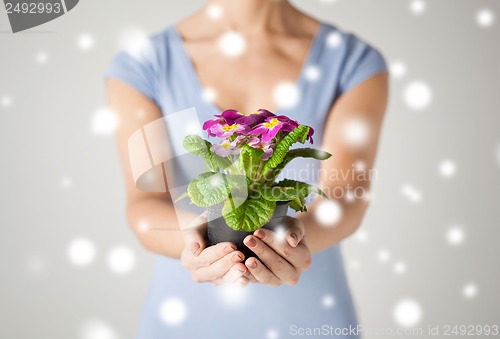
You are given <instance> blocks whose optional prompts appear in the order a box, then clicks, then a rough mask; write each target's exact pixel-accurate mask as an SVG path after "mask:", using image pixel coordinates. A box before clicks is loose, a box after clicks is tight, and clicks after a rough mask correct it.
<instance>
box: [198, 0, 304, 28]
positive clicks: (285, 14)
mask: <svg viewBox="0 0 500 339" xmlns="http://www.w3.org/2000/svg"><path fill="white" fill-rule="evenodd" d="M210 8H212V9H213V8H217V10H218V9H220V10H221V11H222V13H223V14H222V17H221V18H220V20H218V21H219V22H218V23H219V24H220V25H221V26H225V27H224V28H226V29H232V30H238V31H241V32H246V33H252V32H259V31H269V30H271V31H278V32H283V31H286V30H287V29H288V27H287V26H288V25H289V24H290V22H289V21H290V14H292V13H293V12H295V9H294V8H293V6H292V5H291V4H290V3H289V2H288V1H287V0H209V1H208V3H207V7H206V10H207V11H209V10H210Z"/></svg>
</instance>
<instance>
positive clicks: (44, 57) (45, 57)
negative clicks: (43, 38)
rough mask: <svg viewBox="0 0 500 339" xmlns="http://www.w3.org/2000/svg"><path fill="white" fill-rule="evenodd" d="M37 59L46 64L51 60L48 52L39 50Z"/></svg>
mask: <svg viewBox="0 0 500 339" xmlns="http://www.w3.org/2000/svg"><path fill="white" fill-rule="evenodd" d="M35 61H36V62H37V63H39V64H40V65H43V64H46V63H47V62H48V61H49V55H48V54H47V53H46V52H43V51H42V52H38V53H37V54H36V55H35Z"/></svg>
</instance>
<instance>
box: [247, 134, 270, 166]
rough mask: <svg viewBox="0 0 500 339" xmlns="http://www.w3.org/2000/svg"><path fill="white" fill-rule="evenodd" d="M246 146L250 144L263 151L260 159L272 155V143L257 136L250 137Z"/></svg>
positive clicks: (267, 158) (266, 158)
mask: <svg viewBox="0 0 500 339" xmlns="http://www.w3.org/2000/svg"><path fill="white" fill-rule="evenodd" d="M247 144H248V146H251V147H253V148H256V149H261V150H263V151H264V154H263V155H262V157H261V159H262V160H264V161H265V160H269V158H270V157H271V156H272V155H273V152H274V149H273V147H274V144H271V143H267V142H263V141H262V140H260V139H259V138H257V137H252V138H251V139H250V140H248V142H247Z"/></svg>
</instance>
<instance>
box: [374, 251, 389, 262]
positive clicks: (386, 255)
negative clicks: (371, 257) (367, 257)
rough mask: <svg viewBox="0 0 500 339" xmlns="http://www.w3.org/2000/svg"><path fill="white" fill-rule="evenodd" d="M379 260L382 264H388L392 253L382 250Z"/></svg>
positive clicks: (379, 253)
mask: <svg viewBox="0 0 500 339" xmlns="http://www.w3.org/2000/svg"><path fill="white" fill-rule="evenodd" d="M377 257H378V260H379V261H380V262H382V263H386V262H388V261H389V259H390V258H391V252H389V250H387V249H381V250H380V251H379V252H378V254H377Z"/></svg>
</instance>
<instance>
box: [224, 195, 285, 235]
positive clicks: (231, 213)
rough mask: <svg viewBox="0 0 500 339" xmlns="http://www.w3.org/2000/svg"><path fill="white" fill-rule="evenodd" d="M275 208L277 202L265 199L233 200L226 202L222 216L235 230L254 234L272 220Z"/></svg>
mask: <svg viewBox="0 0 500 339" xmlns="http://www.w3.org/2000/svg"><path fill="white" fill-rule="evenodd" d="M240 204H241V205H240ZM275 208H276V202H275V201H269V200H266V199H264V198H263V197H260V198H256V199H246V200H244V201H243V199H242V198H231V199H227V200H226V201H225V202H224V207H222V215H223V216H224V219H225V220H226V223H227V224H228V226H229V227H231V228H232V229H233V230H236V231H245V232H253V231H255V230H257V229H259V228H261V227H262V226H264V225H265V224H266V223H267V222H268V221H269V220H271V218H272V216H273V214H274V209H275Z"/></svg>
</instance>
